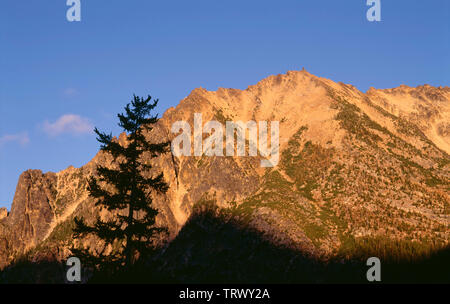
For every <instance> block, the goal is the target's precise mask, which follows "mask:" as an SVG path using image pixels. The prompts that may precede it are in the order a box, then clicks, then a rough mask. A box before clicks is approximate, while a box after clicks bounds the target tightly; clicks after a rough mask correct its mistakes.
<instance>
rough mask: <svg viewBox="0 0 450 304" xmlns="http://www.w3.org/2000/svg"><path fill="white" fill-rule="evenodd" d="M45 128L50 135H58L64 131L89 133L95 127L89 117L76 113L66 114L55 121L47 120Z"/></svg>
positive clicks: (77, 133)
mask: <svg viewBox="0 0 450 304" xmlns="http://www.w3.org/2000/svg"><path fill="white" fill-rule="evenodd" d="M43 129H44V131H45V132H46V133H47V134H48V135H51V136H56V135H60V134H62V133H71V134H75V135H80V134H88V133H91V132H92V130H93V129H94V127H93V126H92V124H91V122H90V121H89V119H87V118H84V117H81V116H79V115H75V114H65V115H63V116H61V117H60V118H58V120H56V121H55V122H54V123H50V122H48V121H45V122H44V125H43Z"/></svg>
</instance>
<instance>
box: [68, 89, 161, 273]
mask: <svg viewBox="0 0 450 304" xmlns="http://www.w3.org/2000/svg"><path fill="white" fill-rule="evenodd" d="M133 97H134V98H133V100H132V101H131V104H130V103H128V104H127V105H126V107H125V113H122V114H118V115H117V116H118V118H119V123H118V125H119V126H120V127H121V128H122V129H123V130H124V131H125V132H126V134H127V144H125V145H121V144H120V143H119V142H118V141H117V140H113V137H112V134H111V133H110V134H106V133H102V132H100V131H99V130H98V129H97V128H95V130H94V131H95V133H96V134H97V136H98V137H97V140H98V141H99V142H100V143H101V150H102V151H103V152H105V153H108V154H110V155H111V156H112V157H113V159H114V163H116V164H117V167H118V169H111V168H108V167H106V166H102V165H98V166H97V176H91V177H90V180H89V186H88V191H89V194H90V196H91V197H93V198H94V199H95V205H96V206H99V207H101V208H105V209H107V210H108V211H112V212H114V214H116V213H117V215H115V216H114V218H113V219H112V220H102V219H101V218H100V217H97V219H96V222H95V223H94V224H93V225H88V224H86V222H85V220H84V219H82V218H75V225H76V227H75V229H74V238H80V237H84V236H87V235H89V234H91V235H95V236H97V237H98V238H99V239H101V240H103V241H104V242H105V245H107V244H111V245H112V246H114V244H115V246H116V247H117V246H118V247H119V248H118V249H117V250H114V252H112V253H109V254H104V252H101V253H97V254H92V252H89V249H85V248H75V247H74V246H73V247H72V249H71V251H72V253H73V254H74V255H75V256H77V257H78V258H80V259H81V261H82V263H83V264H84V265H90V266H91V267H93V268H94V269H96V270H99V271H100V272H102V271H103V272H104V273H108V274H114V273H116V272H117V271H127V270H129V269H130V268H131V267H132V266H133V264H134V263H135V262H136V261H137V260H138V259H139V257H142V256H146V254H148V253H149V252H151V250H152V249H154V245H155V244H154V240H155V237H157V236H158V235H159V234H160V233H162V232H165V231H167V229H166V228H164V227H157V226H156V225H155V218H156V216H157V214H158V210H157V209H156V208H155V207H154V206H153V205H152V198H151V196H150V194H151V193H152V192H158V193H165V192H166V191H167V189H168V185H167V184H166V183H165V181H164V177H163V174H162V173H160V174H158V175H156V176H155V174H153V176H152V177H145V176H144V175H143V173H144V172H148V171H149V170H150V169H151V168H152V166H151V165H150V164H149V162H148V160H149V158H148V157H147V158H146V159H147V162H144V160H143V159H142V155H143V153H144V152H148V153H149V155H150V158H154V157H157V156H158V155H160V154H162V153H165V152H167V147H168V145H169V142H163V143H157V144H153V143H149V142H148V141H147V140H146V138H145V135H144V131H150V130H151V129H152V127H153V125H154V124H155V123H156V122H157V121H158V118H157V115H155V116H151V115H150V113H151V111H152V110H153V109H154V108H155V107H156V105H157V103H158V99H155V100H153V101H151V100H152V98H151V97H150V96H148V97H147V98H146V99H144V98H140V97H137V96H135V95H134V96H133Z"/></svg>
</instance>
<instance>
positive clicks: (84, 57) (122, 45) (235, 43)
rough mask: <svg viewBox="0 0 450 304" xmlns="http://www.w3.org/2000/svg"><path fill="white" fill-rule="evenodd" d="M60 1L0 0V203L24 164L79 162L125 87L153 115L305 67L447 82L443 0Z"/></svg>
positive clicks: (448, 4)
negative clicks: (371, 15) (146, 99)
mask: <svg viewBox="0 0 450 304" xmlns="http://www.w3.org/2000/svg"><path fill="white" fill-rule="evenodd" d="M381 4H382V8H381V16H382V17H381V18H382V21H381V22H368V21H367V19H366V11H367V10H368V8H369V7H368V6H366V0H347V1H341V0H339V1H338V0H321V1H318V0H295V1H285V0H279V1H265V0H258V1H253V0H252V1H250V0H247V1H246V0H240V1H234V0H227V1H219V0H214V1H213V0H208V1H196V0H191V1H151V0H145V1H144V0H109V1H106V0H81V18H82V20H81V22H68V21H67V20H66V11H67V9H68V7H67V6H66V1H65V0H2V1H1V3H0V111H1V112H0V113H1V121H0V168H1V172H0V206H6V207H8V208H10V204H11V202H12V199H13V195H14V191H15V187H16V183H17V179H18V177H19V175H20V173H21V172H22V171H24V170H26V169H29V168H32V169H41V170H43V171H44V172H46V171H59V170H62V169H65V168H66V167H68V166H69V165H74V166H77V167H78V166H81V165H83V164H85V163H86V162H88V161H89V160H90V159H91V158H92V157H93V156H94V155H95V154H96V152H97V150H98V143H97V142H96V140H95V136H94V135H93V133H92V131H91V130H92V127H93V126H98V127H99V128H100V129H102V130H111V131H113V133H115V134H117V133H118V132H119V129H118V128H117V127H116V122H117V120H116V117H115V114H116V113H117V112H120V111H121V110H122V107H123V106H124V105H125V104H126V103H127V102H128V101H129V100H130V98H131V96H132V94H133V93H136V94H137V95H146V94H151V95H152V96H155V97H158V98H159V99H160V106H159V109H158V111H159V113H160V114H162V113H163V112H164V111H165V110H166V109H167V108H168V107H170V106H175V105H176V104H177V103H178V102H179V101H180V100H181V99H182V98H184V97H185V96H187V95H188V94H189V92H190V91H191V90H193V89H194V88H196V87H200V86H201V87H204V88H206V89H208V90H216V89H217V88H218V87H232V88H239V89H245V88H246V87H247V86H248V85H251V84H254V83H256V82H257V81H259V80H261V79H263V78H264V77H266V76H268V75H271V74H279V73H285V72H286V71H288V70H295V69H297V70H299V69H301V68H302V67H305V68H306V69H307V70H308V71H309V72H311V73H313V74H315V75H317V76H322V77H327V78H330V79H333V80H335V81H343V82H345V83H351V84H353V85H355V86H356V87H358V88H359V89H360V90H363V91H366V90H367V89H368V88H369V87H370V86H373V87H376V88H389V87H396V86H398V85H400V84H407V85H411V86H416V85H420V84H425V83H428V84H431V85H435V86H439V85H449V83H450V74H449V71H450V55H449V54H450V42H449V37H450V35H449V34H450V30H449V27H450V22H449V19H450V14H449V10H450V1H447V0H427V1H418V0H410V1H407V0H395V1H394V0H381Z"/></svg>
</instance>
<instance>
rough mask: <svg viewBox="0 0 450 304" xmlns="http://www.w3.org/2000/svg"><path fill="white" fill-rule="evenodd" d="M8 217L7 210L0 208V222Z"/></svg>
mask: <svg viewBox="0 0 450 304" xmlns="http://www.w3.org/2000/svg"><path fill="white" fill-rule="evenodd" d="M7 216H8V209H6V208H4V207H3V208H0V220H2V219H4V218H6V217H7Z"/></svg>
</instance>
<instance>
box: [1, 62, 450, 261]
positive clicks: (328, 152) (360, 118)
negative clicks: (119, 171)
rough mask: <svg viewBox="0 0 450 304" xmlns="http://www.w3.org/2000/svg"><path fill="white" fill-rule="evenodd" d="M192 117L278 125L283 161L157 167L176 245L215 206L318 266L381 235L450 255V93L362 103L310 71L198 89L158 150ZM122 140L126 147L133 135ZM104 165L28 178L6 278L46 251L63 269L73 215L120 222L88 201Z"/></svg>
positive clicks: (167, 161)
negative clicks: (196, 216) (16, 264)
mask: <svg viewBox="0 0 450 304" xmlns="http://www.w3.org/2000/svg"><path fill="white" fill-rule="evenodd" d="M193 113H202V116H203V120H204V121H208V120H213V119H215V120H218V121H219V122H223V121H225V120H242V121H248V120H256V121H260V120H265V121H273V120H278V121H280V151H281V157H280V158H281V161H280V164H279V166H278V167H276V168H273V169H271V170H265V169H262V168H260V167H259V161H258V158H255V157H241V158H239V157H209V158H207V157H180V158H174V157H172V155H170V153H169V154H167V155H164V156H162V157H160V158H158V159H157V160H155V163H154V166H155V170H162V171H163V172H164V176H165V178H166V180H167V182H168V183H169V185H170V188H169V191H168V193H167V195H165V196H160V197H156V200H155V204H156V205H157V207H158V208H159V209H160V210H161V213H160V215H159V216H158V220H157V223H158V224H161V225H165V226H168V228H169V231H170V237H169V239H173V238H175V237H176V235H177V233H178V231H179V230H180V229H181V228H182V227H183V225H184V224H185V223H186V221H187V220H188V218H189V217H190V215H191V213H192V210H193V207H194V206H195V205H196V204H198V203H199V202H204V201H213V202H214V204H215V205H217V206H219V207H220V208H222V209H223V210H228V212H230V213H231V214H233V216H236V217H238V218H241V219H243V220H245V221H246V222H247V223H248V224H249V225H250V226H252V227H254V228H255V229H257V230H259V231H262V232H264V233H266V234H267V235H270V236H271V237H272V239H273V241H274V242H279V243H282V244H288V245H292V246H300V247H302V248H303V249H304V250H306V251H307V252H310V253H311V254H313V255H317V256H332V255H335V254H336V252H337V251H338V250H340V249H342V247H344V246H345V243H346V242H353V241H354V239H355V238H364V237H373V236H377V235H383V233H384V234H387V235H390V234H392V238H399V239H405V238H407V237H408V236H410V237H411V240H414V241H415V242H416V241H420V240H423V239H426V238H427V237H429V238H430V239H432V240H433V241H435V242H438V243H442V244H448V229H446V228H445V227H448V224H449V223H450V220H449V209H450V208H449V203H448V202H449V183H448V181H449V180H450V179H449V176H450V173H449V171H450V166H449V163H450V160H449V159H450V158H449V155H448V153H450V137H449V135H450V132H448V129H449V128H450V127H449V125H448V122H449V121H450V116H449V115H450V88H448V87H437V88H436V87H432V86H429V85H424V86H418V87H416V88H411V87H407V86H400V87H398V88H394V89H381V90H377V89H369V90H368V91H367V92H366V93H363V92H361V91H359V90H358V89H357V88H355V87H354V86H352V85H349V84H343V83H336V82H334V81H331V80H328V79H325V78H320V77H317V76H314V75H312V74H310V73H308V72H307V71H305V70H303V71H289V72H287V73H286V74H281V75H280V74H279V75H272V76H269V77H267V78H265V79H263V80H261V81H259V82H258V83H257V84H255V85H251V86H249V87H248V88H247V89H245V90H238V89H224V88H219V89H218V90H216V91H207V90H205V89H202V88H197V89H194V90H193V91H192V92H191V93H190V94H189V95H188V96H187V97H186V98H184V99H182V100H181V101H180V103H179V104H178V105H177V106H176V107H171V108H169V109H167V110H166V112H165V113H164V114H163V115H162V117H161V119H160V121H159V122H158V123H157V125H156V126H155V128H154V130H153V131H152V132H151V134H148V138H149V140H155V141H164V140H169V141H170V140H172V139H173V138H174V137H175V134H172V133H171V132H170V129H171V124H172V123H173V122H175V121H179V120H185V121H188V122H189V123H190V125H193ZM116 140H118V141H119V142H121V143H122V144H125V142H126V135H125V134H123V133H122V134H121V135H120V136H119V137H118V138H117V139H116ZM97 163H102V164H103V165H105V164H106V165H110V166H114V164H113V162H112V160H111V158H109V157H108V156H107V155H105V154H104V153H102V152H99V153H97V155H96V156H95V157H94V158H93V159H92V160H90V161H89V162H88V163H86V165H84V166H82V167H80V168H74V167H69V168H67V169H65V170H62V171H60V172H58V173H52V172H48V173H42V172H41V171H39V170H28V171H25V172H24V173H22V175H21V177H20V178H19V182H18V186H17V190H16V194H15V197H14V201H13V205H12V208H11V212H10V213H9V215H7V216H6V217H4V218H3V219H0V244H1V246H0V268H1V267H4V266H7V265H8V264H10V263H11V262H12V261H13V260H14V259H15V258H16V257H17V256H19V255H21V254H24V253H26V252H31V254H30V258H31V259H32V260H39V259H43V258H44V259H45V258H49V255H48V254H47V253H48V252H50V253H51V254H50V256H51V258H56V259H60V260H62V259H63V258H65V257H67V255H69V254H70V253H69V252H68V249H67V248H68V244H69V243H71V242H72V240H71V239H70V237H69V235H70V229H71V225H72V224H71V221H72V220H73V217H74V216H75V215H84V216H87V217H92V216H93V214H100V215H101V216H103V217H105V218H107V217H108V216H113V215H111V214H107V213H105V212H102V211H99V210H96V209H95V208H94V206H93V203H92V201H91V200H90V198H89V197H88V195H87V192H86V178H87V177H88V176H89V175H91V174H95V165H96V164H97ZM280 191H281V192H280ZM361 217H362V218H364V219H365V220H366V221H361ZM273 219H275V220H273ZM391 221H392V222H391ZM378 226H381V227H378ZM18 227H20V228H21V229H18ZM58 233H59V234H61V235H60V236H61V239H58V238H57V237H58ZM78 241H79V240H75V242H78ZM79 242H80V244H82V245H83V246H84V245H88V244H91V245H93V244H95V240H94V239H88V240H84V241H79ZM97 246H98V248H100V247H101V244H100V245H97ZM44 249H45V250H44ZM103 249H104V248H103ZM99 250H100V249H99ZM108 250H113V248H108ZM44 252H47V253H44Z"/></svg>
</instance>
